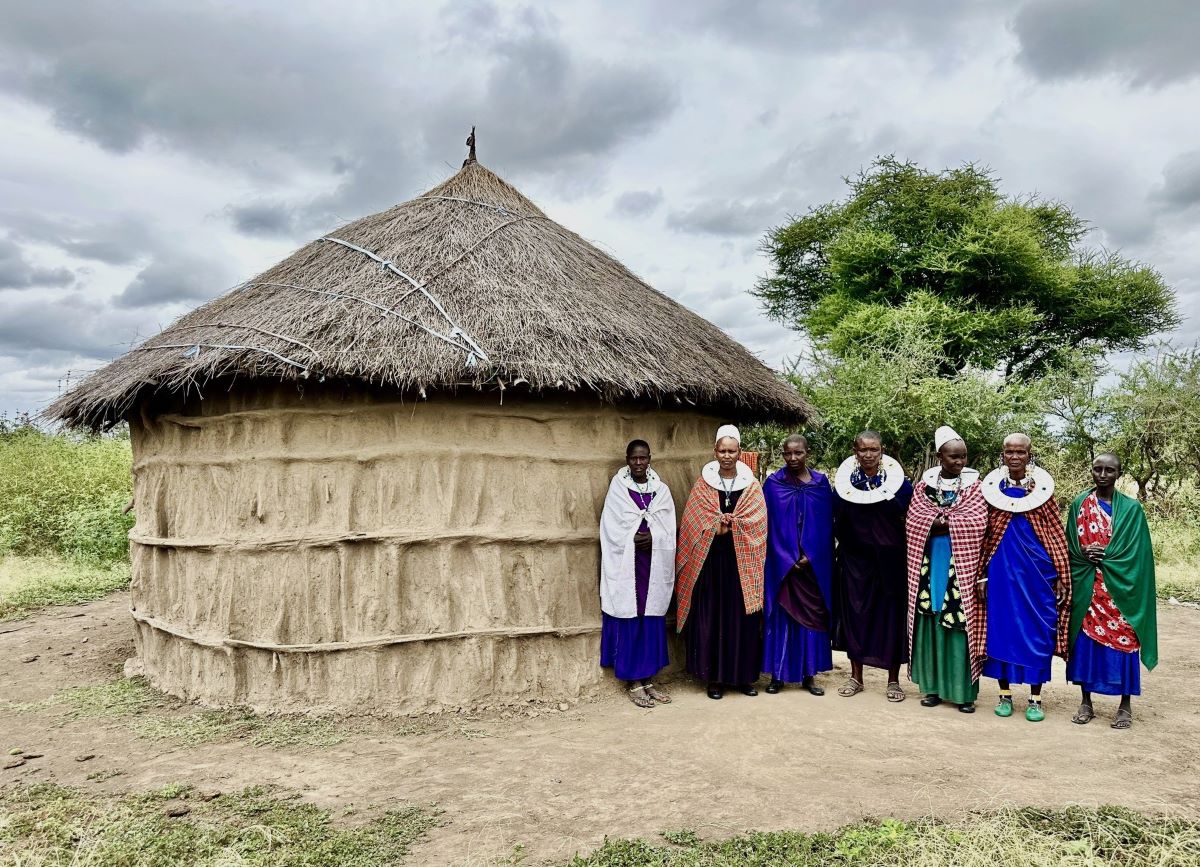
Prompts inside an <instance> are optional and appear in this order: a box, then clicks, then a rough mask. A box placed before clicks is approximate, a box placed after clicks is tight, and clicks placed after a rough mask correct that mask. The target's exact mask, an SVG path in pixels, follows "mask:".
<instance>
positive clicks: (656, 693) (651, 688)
mask: <svg viewBox="0 0 1200 867" xmlns="http://www.w3.org/2000/svg"><path fill="white" fill-rule="evenodd" d="M645 686H646V695H648V696H650V698H652V699H654V700H655V701H656V702H658V703H659V704H670V703H671V696H669V695H667V694H666V693H665V692H663V691H662V690H661V689H659V688H658V687H657V686H655V685H654V684H652V683H647V684H646V685H645Z"/></svg>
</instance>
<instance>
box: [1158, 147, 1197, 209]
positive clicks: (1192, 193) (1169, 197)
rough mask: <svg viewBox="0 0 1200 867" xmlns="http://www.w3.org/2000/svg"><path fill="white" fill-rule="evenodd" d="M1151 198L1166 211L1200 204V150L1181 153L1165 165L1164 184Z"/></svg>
mask: <svg viewBox="0 0 1200 867" xmlns="http://www.w3.org/2000/svg"><path fill="white" fill-rule="evenodd" d="M1151 198H1152V200H1153V201H1154V202H1155V203H1157V204H1159V205H1160V206H1161V207H1162V208H1163V210H1166V211H1185V210H1188V209H1189V208H1193V207H1195V206H1196V205H1200V150H1196V151H1189V152H1188V153H1183V154H1179V156H1177V157H1175V158H1174V159H1172V160H1171V161H1170V162H1168V163H1167V164H1166V165H1165V166H1163V182H1162V186H1161V187H1159V188H1158V189H1156V190H1155V191H1154V192H1153V193H1152V194H1151Z"/></svg>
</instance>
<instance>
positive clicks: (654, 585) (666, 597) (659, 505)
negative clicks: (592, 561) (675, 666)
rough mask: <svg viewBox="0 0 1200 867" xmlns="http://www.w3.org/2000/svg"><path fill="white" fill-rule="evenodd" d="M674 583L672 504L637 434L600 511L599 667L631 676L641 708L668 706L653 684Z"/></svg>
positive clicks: (663, 659) (663, 656) (662, 660)
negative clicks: (660, 703) (659, 704)
mask: <svg viewBox="0 0 1200 867" xmlns="http://www.w3.org/2000/svg"><path fill="white" fill-rule="evenodd" d="M674 586H675V502H674V500H672V499H671V491H670V490H669V489H668V488H667V485H666V482H664V481H663V480H662V479H660V478H659V477H658V474H657V473H655V472H654V470H652V469H650V446H649V445H648V444H647V443H646V442H645V440H634V441H633V442H631V443H630V444H629V445H628V446H626V448H625V468H624V469H622V470H620V471H619V472H618V473H617V474H616V475H615V476H613V480H612V482H611V484H609V486H608V496H607V497H606V498H605V500H604V512H603V513H602V514H601V516H600V609H601V615H600V616H601V619H602V621H603V626H602V629H601V632H600V665H602V666H604V667H605V668H608V667H610V666H611V667H612V668H613V670H614V673H615V674H616V676H617V677H618V678H620V679H621V680H625V681H628V682H629V698H630V700H631V701H632V702H633V703H634V704H636V705H637V706H638V707H654V703H655V702H656V701H657V702H662V703H663V704H668V703H670V701H671V698H670V696H668V695H667V694H666V693H665V692H663V691H662V690H661V689H660V688H658V687H656V686H655V685H654V684H653V683H651V681H650V679H651V678H652V677H654V676H655V675H656V674H658V672H659V670H661V669H662V668H663V666H665V665H666V664H667V662H668V661H669V660H668V658H667V621H666V613H667V606H668V605H670V604H671V591H672V589H673V588H674Z"/></svg>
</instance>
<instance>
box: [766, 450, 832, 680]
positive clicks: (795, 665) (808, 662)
mask: <svg viewBox="0 0 1200 867" xmlns="http://www.w3.org/2000/svg"><path fill="white" fill-rule="evenodd" d="M783 464H784V466H783V468H782V469H780V470H779V471H778V472H776V473H774V474H772V475H771V476H770V478H768V479H767V482H766V484H765V485H763V495H764V496H765V497H766V500H767V540H768V544H767V562H766V571H765V574H764V588H765V591H766V592H765V594H764V595H763V611H764V613H765V616H766V629H765V631H764V635H763V671H765V672H766V673H767V674H769V675H770V676H771V683H770V684H769V685H768V686H767V692H768V693H770V694H772V695H773V694H775V693H777V692H779V691H780V690H781V689H782V688H783V685H784V684H785V683H799V684H801V685H802V686H803V687H804V688H805V689H807V690H808V691H809V693H811V694H812V695H824V694H825V690H823V689H822V688H821V687H819V686H817V684H816V683H815V682H814V680H813V676H814V675H816V674H818V673H820V672H823V671H829V670H830V669H832V668H833V652H832V649H831V647H830V643H829V611H830V606H831V604H832V602H831V599H830V595H831V593H832V590H833V586H832V585H833V488H831V487H830V486H829V479H828V478H826V477H825V475H823V474H822V473H819V472H817V471H816V470H811V469H809V468H808V440H807V439H805V438H804V437H803V436H801V435H800V434H792V435H791V436H789V437H788V438H787V439H786V440H784V442H783Z"/></svg>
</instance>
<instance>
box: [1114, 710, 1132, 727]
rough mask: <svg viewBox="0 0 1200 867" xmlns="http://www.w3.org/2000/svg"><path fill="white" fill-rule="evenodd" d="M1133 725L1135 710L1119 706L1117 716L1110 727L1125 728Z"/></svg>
mask: <svg viewBox="0 0 1200 867" xmlns="http://www.w3.org/2000/svg"><path fill="white" fill-rule="evenodd" d="M1132 727H1133V711H1131V710H1125V708H1119V709H1118V710H1117V718H1116V719H1115V720H1113V721H1112V723H1111V724H1110V725H1109V728H1113V729H1121V730H1125V729H1127V728H1132Z"/></svg>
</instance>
